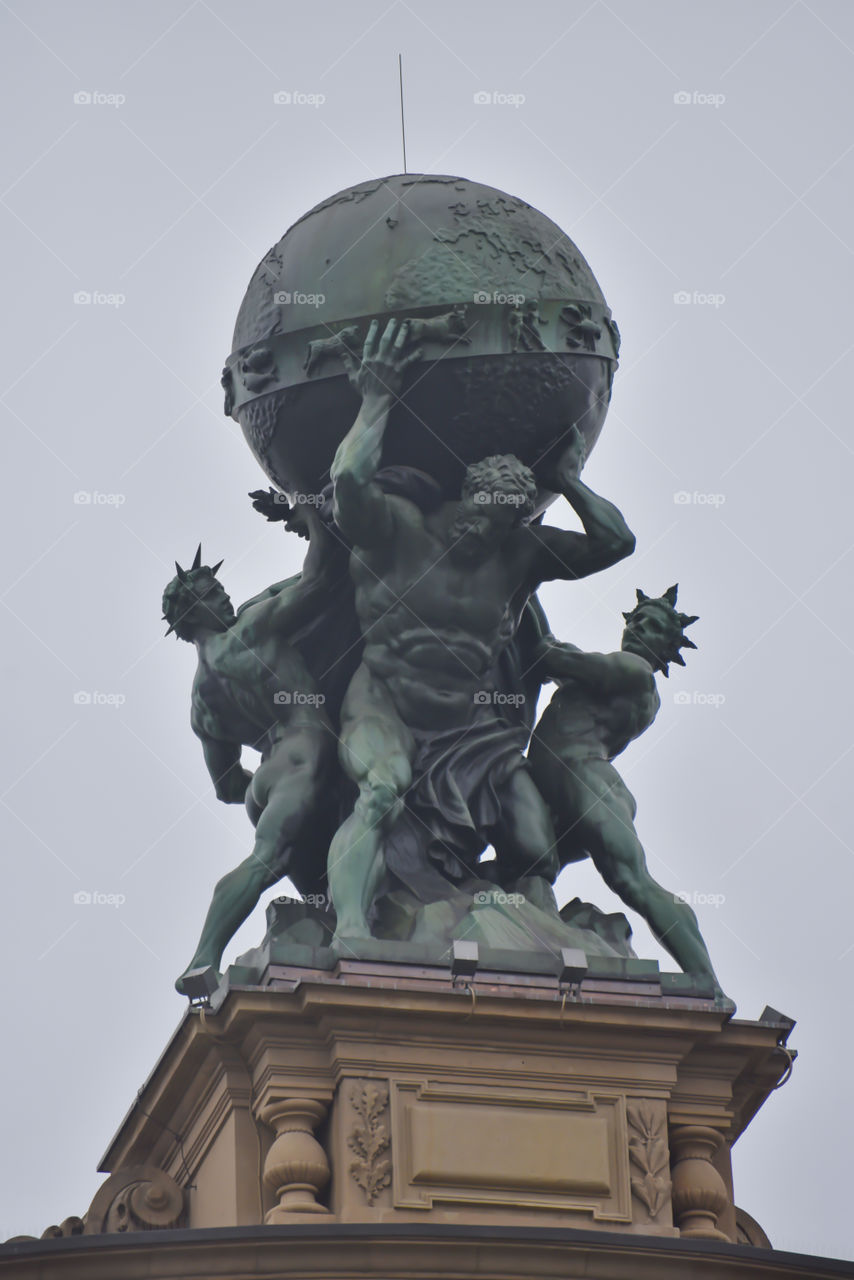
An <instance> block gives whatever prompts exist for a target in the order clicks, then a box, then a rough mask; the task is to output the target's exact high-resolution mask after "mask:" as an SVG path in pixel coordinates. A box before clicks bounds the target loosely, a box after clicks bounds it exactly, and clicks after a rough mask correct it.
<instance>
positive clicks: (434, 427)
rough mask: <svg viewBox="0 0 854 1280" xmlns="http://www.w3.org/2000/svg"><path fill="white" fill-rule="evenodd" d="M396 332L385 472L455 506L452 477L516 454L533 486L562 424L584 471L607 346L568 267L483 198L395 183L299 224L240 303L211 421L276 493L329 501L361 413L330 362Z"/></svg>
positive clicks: (598, 416) (536, 220)
mask: <svg viewBox="0 0 854 1280" xmlns="http://www.w3.org/2000/svg"><path fill="white" fill-rule="evenodd" d="M392 316H395V317H398V318H405V319H409V320H410V321H411V324H410V326H409V341H410V342H411V344H412V346H413V348H414V347H418V348H420V349H421V351H422V353H423V358H422V359H421V360H420V361H419V362H418V363H417V364H416V365H415V366H414V367H412V368H411V369H410V370H409V371H408V375H407V380H406V383H405V385H404V394H403V396H402V398H401V399H402V401H403V402H405V403H398V404H397V405H396V406H395V408H394V410H393V412H392V415H391V419H390V422H389V426H388V430H387V433H386V437H385V447H384V453H383V464H384V465H386V466H392V465H400V464H403V465H407V466H410V467H416V468H419V469H421V470H423V471H425V472H427V473H428V474H429V475H431V476H432V477H434V479H435V480H437V481H438V482H439V483H440V484H441V486H442V488H443V489H444V491H445V493H446V495H447V496H448V497H452V496H456V495H457V494H458V493H459V486H460V483H461V480H462V477H463V474H464V471H465V468H466V466H467V465H468V464H469V463H472V462H476V461H477V460H478V459H480V458H483V457H486V456H488V455H490V454H500V453H513V454H515V455H516V456H517V457H518V458H519V459H520V460H521V461H522V462H524V463H525V464H526V465H527V466H529V467H531V469H532V470H533V471H534V473H535V475H537V478H538V479H541V476H542V474H543V471H544V461H545V460H547V458H548V456H549V450H550V446H552V445H553V444H555V442H557V441H559V440H561V439H562V438H565V435H566V432H567V430H568V428H569V427H570V425H571V424H573V423H574V424H575V425H576V426H577V427H578V429H579V430H580V431H581V432H582V434H583V436H584V439H585V443H586V446H587V452H588V454H589V451H590V449H591V448H592V447H593V445H594V443H595V442H596V439H597V438H598V435H599V433H600V431H601V429H602V425H603V422H604V419H605V414H606V412H607V409H608V402H609V399H610V393H611V384H612V380H613V375H614V370H615V368H616V362H617V355H618V350H619V332H618V330H617V326H616V324H615V322H614V321H613V320H612V318H611V313H610V311H609V310H608V307H607V306H606V304H605V300H604V298H603V296H602V292H601V290H600V288H599V286H598V284H597V283H596V280H595V278H594V276H593V273H592V272H591V270H590V267H589V266H588V264H587V262H586V261H585V260H584V258H583V257H582V255H581V253H580V252H579V250H578V249H577V248H576V246H575V245H574V244H573V242H572V241H571V240H570V239H569V237H568V236H566V235H565V234H564V233H563V232H562V231H561V230H560V228H559V227H557V226H556V225H555V223H553V222H552V221H551V220H550V219H549V218H546V217H545V216H544V215H543V214H542V213H539V212H538V211H537V210H536V209H533V208H532V207H531V206H530V205H528V204H526V203H525V202H524V201H523V200H520V199H517V198H516V197H515V196H510V195H507V194H506V193H505V192H502V191H498V190H496V189H495V188H494V187H488V186H484V185H482V184H480V183H476V182H471V181H469V180H467V179H463V178H455V177H442V176H435V175H424V174H408V175H407V174H403V175H400V174H398V175H395V176H392V177H388V178H378V179H376V180H374V181H372V182H365V183H361V184H359V185H358V186H355V187H351V188H349V189H348V190H345V191H341V192H339V193H338V194H337V195H334V196H332V197H330V198H329V199H328V200H324V201H323V202H322V203H321V204H319V205H317V206H316V207H315V208H314V209H312V210H311V211H310V212H308V213H306V214H305V215H304V216H303V217H302V218H300V219H299V220H298V221H297V222H296V223H295V224H294V225H293V226H292V227H291V228H290V230H289V231H288V232H286V234H285V235H284V236H283V237H282V239H281V240H280V241H279V242H278V244H276V245H275V246H274V247H273V248H272V249H271V250H270V251H269V253H267V254H266V256H265V257H264V259H263V260H262V261H261V263H260V264H259V266H258V268H257V269H256V271H255V274H254V275H253V277H252V280H251V281H250V284H249V287H248V289H247V291H246V295H245V297H244V299H243V303H242V305H241V308H240V312H239V314H238V317H237V323H236V325H235V329H234V340H233V350H232V353H231V355H230V356H229V357H228V360H227V362H226V366H225V369H224V371H223V386H224V389H225V411H226V413H227V414H229V415H230V416H232V417H233V418H234V419H235V420H236V421H237V422H239V423H240V426H241V427H242V429H243V432H244V435H245V437H246V439H247V442H248V443H249V446H250V448H251V449H252V451H253V453H254V454H255V456H256V458H257V459H258V461H259V463H260V464H261V466H262V467H263V468H264V470H265V471H266V473H267V475H268V476H269V478H270V479H271V480H272V481H273V483H274V484H276V485H277V486H278V487H279V488H280V489H282V490H284V491H285V492H287V493H289V494H291V495H294V494H300V493H303V494H311V493H316V492H318V491H319V490H320V489H322V488H323V487H324V485H326V484H327V483H328V480H329V468H330V466H331V463H332V459H333V457H334V454H335V450H336V448H337V447H338V445H339V444H340V442H341V440H342V439H343V438H344V436H345V435H346V433H347V431H348V430H349V428H350V426H351V425H352V422H353V419H354V418H355V416H356V413H357V412H358V408H359V399H358V396H357V395H356V393H355V392H354V391H353V389H352V387H351V386H350V384H349V382H348V379H347V376H346V372H345V368H344V364H343V362H342V351H343V352H344V353H346V352H350V353H351V354H352V355H353V356H358V354H359V353H360V352H361V349H362V344H363V343H364V340H365V337H366V335H367V331H368V327H369V325H370V323H371V321H372V320H378V321H379V322H380V324H381V326H382V325H383V324H384V323H385V321H386V320H387V319H388V318H390V317H392ZM552 452H554V451H552ZM541 487H542V485H541ZM541 496H542V498H543V499H544V500H545V499H547V497H548V495H547V494H546V493H543V494H542V495H541Z"/></svg>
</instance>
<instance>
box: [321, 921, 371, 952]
mask: <svg viewBox="0 0 854 1280" xmlns="http://www.w3.org/2000/svg"><path fill="white" fill-rule="evenodd" d="M373 936H374V935H373V934H372V933H371V930H370V926H369V925H368V922H367V920H343V921H339V922H338V926H337V928H336V930H335V932H334V934H333V935H332V938H331V940H330V943H329V946H330V948H331V949H332V950H333V951H336V952H337V953H338V955H339V956H341V957H342V958H345V959H346V957H347V954H348V952H352V945H351V944H352V943H354V942H362V941H363V940H364V939H366V938H373Z"/></svg>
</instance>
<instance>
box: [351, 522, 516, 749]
mask: <svg viewBox="0 0 854 1280" xmlns="http://www.w3.org/2000/svg"><path fill="white" fill-rule="evenodd" d="M456 508H457V504H456V503H448V504H446V505H445V506H444V507H443V508H441V509H440V510H439V511H438V512H436V513H435V514H434V515H433V516H430V517H428V518H426V519H425V518H423V517H421V516H420V513H418V514H417V516H415V517H410V518H408V519H406V520H405V521H401V522H400V523H399V525H398V527H397V528H396V532H395V536H394V538H393V539H390V540H389V543H388V545H383V546H379V547H372V548H369V549H362V548H356V551H355V552H354V554H353V556H352V557H351V569H350V571H351V575H352V578H353V582H354V584H355V589H356V610H357V613H358V616H359V624H360V628H361V631H362V635H363V636H364V638H365V649H364V655H363V662H364V663H365V665H366V666H367V667H368V668H369V670H370V671H371V673H372V675H374V676H375V677H377V678H379V679H381V680H382V681H383V683H384V684H385V686H386V688H387V689H388V690H389V693H390V694H391V697H392V699H393V701H394V704H395V706H396V708H397V710H398V712H399V714H400V716H401V718H402V719H403V720H404V722H405V723H406V724H408V725H411V726H412V727H427V728H430V727H436V728H439V727H446V726H450V725H453V724H465V723H466V722H467V721H468V720H469V719H470V716H471V711H472V706H473V703H474V699H475V695H476V694H477V693H478V691H480V690H483V689H484V688H485V687H486V682H487V681H488V678H489V673H490V671H491V670H492V668H493V666H494V664H495V661H496V659H497V657H498V655H499V654H500V653H501V651H502V649H503V648H504V647H505V646H506V645H507V644H508V643H509V641H510V640H511V639H512V637H513V635H514V633H515V630H516V625H517V623H518V619H519V615H520V613H521V610H522V608H523V607H524V604H525V598H526V593H525V590H524V589H523V578H524V570H523V561H524V557H523V555H522V554H520V547H519V539H518V534H516V533H512V534H511V535H510V536H509V537H508V539H507V540H506V541H505V542H504V543H502V544H501V545H500V546H498V547H497V548H496V549H495V550H494V551H492V552H491V553H490V554H489V556H488V558H487V559H485V560H482V561H477V562H466V563H460V562H458V561H456V560H455V559H454V557H453V555H452V554H451V553H450V552H449V542H448V535H447V530H448V527H449V525H450V523H451V521H452V520H453V517H454V514H455V512H456Z"/></svg>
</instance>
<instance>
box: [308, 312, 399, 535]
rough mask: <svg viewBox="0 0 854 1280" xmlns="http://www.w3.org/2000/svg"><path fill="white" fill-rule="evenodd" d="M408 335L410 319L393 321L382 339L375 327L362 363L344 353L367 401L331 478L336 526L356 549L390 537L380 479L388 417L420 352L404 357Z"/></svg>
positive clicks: (373, 325) (388, 511)
mask: <svg viewBox="0 0 854 1280" xmlns="http://www.w3.org/2000/svg"><path fill="white" fill-rule="evenodd" d="M408 336H409V325H408V322H407V321H406V320H404V321H403V322H401V323H399V322H398V321H397V320H389V322H388V324H387V325H386V327H385V330H384V332H383V334H382V337H379V325H378V323H377V321H376V320H374V321H372V322H371V327H370V329H369V330H368V336H367V338H366V339H365V346H364V349H363V352H362V360H361V363H360V364H358V365H357V364H356V361H355V360H354V359H353V357H352V356H351V355H350V354H349V352H346V351H342V352H341V358H342V360H343V361H344V366H345V368H346V369H347V375H348V377H349V379H350V382H351V384H352V386H353V387H354V388H355V389H356V390H357V391H358V392H359V394H360V395H361V397H362V407H361V409H360V410H359V415H358V417H357V418H356V421H355V422H354V423H353V425H352V427H351V428H350V430H349V431H348V433H347V435H346V436H345V437H344V439H343V440H342V441H341V444H340V445H339V446H338V450H337V452H336V454H335V460H334V461H333V463H332V469H331V471H330V475H331V477H332V485H333V501H334V504H335V505H334V511H335V522H336V524H337V525H338V527H339V529H340V530H341V532H342V533H343V534H344V536H345V538H347V539H348V540H349V541H350V542H351V543H353V545H354V546H362V547H368V546H376V545H378V544H379V543H382V542H383V541H385V540H386V539H387V538H389V537H390V536H391V533H392V523H393V522H392V509H393V508H392V505H391V504H390V503H389V501H388V499H387V498H386V495H385V494H384V493H383V491H382V489H381V488H380V486H379V485H378V484H377V483H376V480H375V478H374V477H375V476H376V473H377V471H378V470H379V465H380V458H381V456H382V448H383V436H384V435H385V429H386V426H387V424H388V415H389V413H390V412H391V409H392V407H393V405H394V404H395V402H396V401H397V400H398V398H399V396H400V390H401V387H402V385H403V375H404V371H405V370H406V368H407V367H408V366H409V365H410V364H412V363H413V362H414V361H415V360H419V359H420V358H421V351H420V349H419V350H416V351H411V352H410V353H409V354H408V355H405V354H404V349H405V347H406V343H407V340H408Z"/></svg>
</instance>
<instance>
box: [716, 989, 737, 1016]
mask: <svg viewBox="0 0 854 1280" xmlns="http://www.w3.org/2000/svg"><path fill="white" fill-rule="evenodd" d="M715 1006H716V1008H718V1009H721V1010H722V1011H723V1012H724V1013H735V1011H736V1004H735V1001H734V1000H730V998H729V996H728V995H727V994H726V992H725V991H723V990H722V988H721V987H719V986H718V984H717V983H715Z"/></svg>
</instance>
